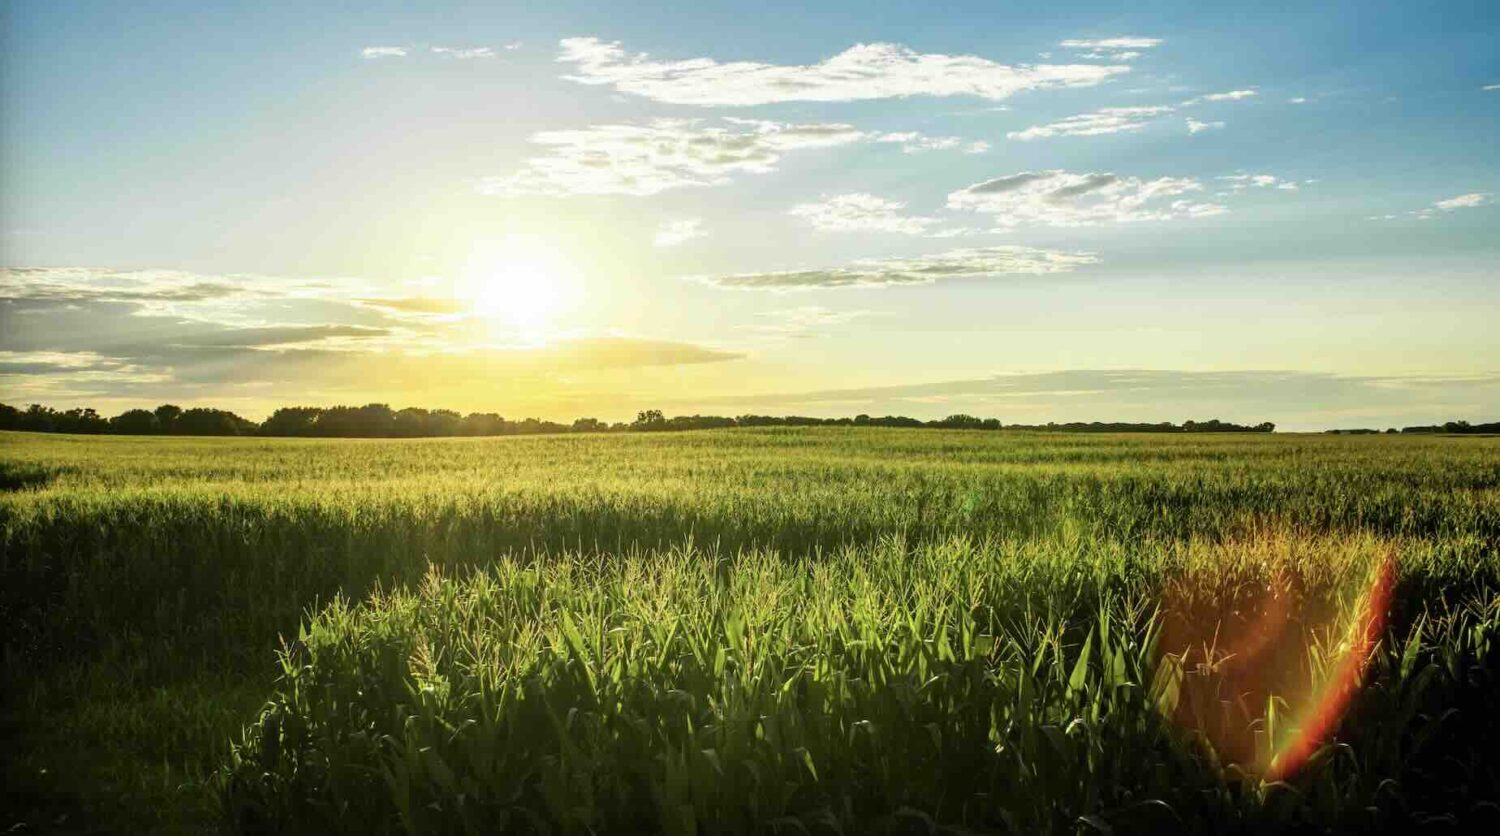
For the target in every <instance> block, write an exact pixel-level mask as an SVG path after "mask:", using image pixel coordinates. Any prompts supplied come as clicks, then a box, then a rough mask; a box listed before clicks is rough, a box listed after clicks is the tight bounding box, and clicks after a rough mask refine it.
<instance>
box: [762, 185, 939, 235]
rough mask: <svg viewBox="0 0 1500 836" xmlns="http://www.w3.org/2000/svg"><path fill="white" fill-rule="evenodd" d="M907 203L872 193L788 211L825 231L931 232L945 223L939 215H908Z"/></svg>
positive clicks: (838, 198) (846, 195)
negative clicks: (906, 211) (934, 216)
mask: <svg viewBox="0 0 1500 836" xmlns="http://www.w3.org/2000/svg"><path fill="white" fill-rule="evenodd" d="M905 208H906V204H905V203H901V202H899V201H895V200H886V199H885V198H882V197H876V196H875V195H872V194H864V193H860V192H856V193H854V194H841V195H837V196H835V197H831V198H828V199H826V200H823V201H820V202H817V203H801V204H798V205H796V206H793V207H792V208H791V209H790V210H789V211H788V214H790V215H793V216H795V217H799V218H804V219H806V220H807V221H808V222H809V223H811V224H812V225H813V227H814V228H816V229H818V230H821V231H824V232H892V233H898V234H901V235H930V234H932V230H933V227H935V226H936V225H938V224H940V223H942V221H941V220H939V219H938V218H931V217H926V216H922V215H907V214H904V213H903V212H902V210H904V209H905Z"/></svg>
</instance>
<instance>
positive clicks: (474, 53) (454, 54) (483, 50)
mask: <svg viewBox="0 0 1500 836" xmlns="http://www.w3.org/2000/svg"><path fill="white" fill-rule="evenodd" d="M507 48H509V47H507ZM432 51H433V53H434V54H437V55H446V56H448V57H450V58H494V57H495V50H494V49H493V48H491V47H487V46H480V47H472V48H463V47H453V46H435V47H433V48H432Z"/></svg>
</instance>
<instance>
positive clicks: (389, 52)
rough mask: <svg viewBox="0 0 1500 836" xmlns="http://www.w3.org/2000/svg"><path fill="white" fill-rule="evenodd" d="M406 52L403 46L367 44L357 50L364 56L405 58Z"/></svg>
mask: <svg viewBox="0 0 1500 836" xmlns="http://www.w3.org/2000/svg"><path fill="white" fill-rule="evenodd" d="M406 53H407V48H406V47H404V46H367V47H365V48H364V49H362V50H360V51H359V54H360V55H362V56H364V57H365V58H405V57H406Z"/></svg>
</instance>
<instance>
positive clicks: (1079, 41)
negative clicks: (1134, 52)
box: [1058, 37, 1162, 49]
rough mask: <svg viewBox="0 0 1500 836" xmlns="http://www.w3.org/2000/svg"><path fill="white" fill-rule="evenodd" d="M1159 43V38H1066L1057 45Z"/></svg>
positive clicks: (1099, 46)
mask: <svg viewBox="0 0 1500 836" xmlns="http://www.w3.org/2000/svg"><path fill="white" fill-rule="evenodd" d="M1161 44H1162V39H1161V38H1137V37H1122V38H1096V39H1088V38H1068V39H1067V40H1065V41H1060V42H1059V43H1058V46H1061V47H1066V48H1068V49H1151V48H1153V47H1157V46H1161Z"/></svg>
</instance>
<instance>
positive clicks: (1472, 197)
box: [1369, 192, 1495, 221]
mask: <svg viewBox="0 0 1500 836" xmlns="http://www.w3.org/2000/svg"><path fill="white" fill-rule="evenodd" d="M1494 202H1495V200H1494V196H1493V195H1491V194H1490V193H1489V192H1469V193H1468V194H1461V195H1456V196H1454V197H1449V198H1444V199H1443V200H1435V201H1433V202H1432V205H1430V206H1425V207H1423V208H1421V209H1413V210H1411V211H1409V212H1401V213H1394V214H1389V215H1371V216H1370V218H1369V219H1370V220H1372V221H1393V220H1396V219H1398V218H1416V219H1417V220H1419V221H1429V220H1432V219H1433V218H1436V217H1438V216H1439V215H1441V214H1443V213H1446V212H1454V211H1457V210H1459V209H1477V208H1479V207H1481V206H1490V205H1493V204H1494Z"/></svg>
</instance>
